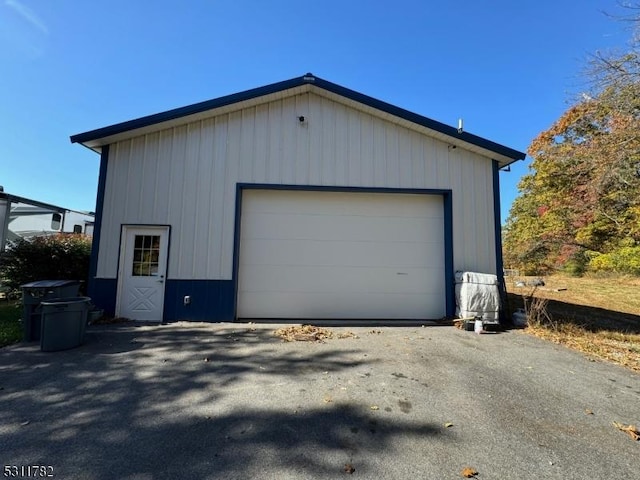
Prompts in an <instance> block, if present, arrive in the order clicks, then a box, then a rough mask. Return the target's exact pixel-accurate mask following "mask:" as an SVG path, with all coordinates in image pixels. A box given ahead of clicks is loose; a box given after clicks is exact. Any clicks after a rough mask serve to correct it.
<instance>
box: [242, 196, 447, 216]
mask: <svg viewBox="0 0 640 480" xmlns="http://www.w3.org/2000/svg"><path fill="white" fill-rule="evenodd" d="M248 193H249V195H251V194H252V193H254V192H248ZM306 194H312V195H315V194H318V195H325V196H326V197H325V198H323V200H322V203H317V202H306V201H304V200H303V201H300V198H301V195H306ZM380 195H385V194H380V193H372V194H369V193H352V192H308V191H307V192H305V191H302V192H300V191H283V190H279V191H278V190H272V191H266V190H262V191H260V197H261V200H262V201H259V202H253V201H243V205H242V211H243V212H244V213H249V214H251V213H277V214H294V215H313V214H321V215H322V214H324V215H331V216H333V215H355V216H373V217H384V216H388V217H405V216H406V217H418V218H429V217H432V218H443V202H442V197H440V196H433V197H431V199H430V200H431V201H430V202H429V204H426V203H425V202H422V203H411V202H407V201H406V199H405V198H401V197H402V196H395V198H394V194H386V195H387V198H386V200H385V201H384V202H378V201H373V202H372V201H371V199H372V198H373V197H375V196H380ZM245 200H246V197H245Z"/></svg>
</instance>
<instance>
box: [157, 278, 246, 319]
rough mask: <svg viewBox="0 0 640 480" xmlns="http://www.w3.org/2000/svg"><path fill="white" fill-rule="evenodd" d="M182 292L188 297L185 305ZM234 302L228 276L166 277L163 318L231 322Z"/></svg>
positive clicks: (232, 289) (232, 286) (231, 284)
mask: <svg viewBox="0 0 640 480" xmlns="http://www.w3.org/2000/svg"><path fill="white" fill-rule="evenodd" d="M185 296H189V297H190V303H189V304H188V305H185V302H184V297H185ZM234 305H235V298H234V283H233V281H232V280H167V285H166V288H165V292H164V321H165V322H170V321H175V320H195V321H200V322H232V321H233V320H234Z"/></svg>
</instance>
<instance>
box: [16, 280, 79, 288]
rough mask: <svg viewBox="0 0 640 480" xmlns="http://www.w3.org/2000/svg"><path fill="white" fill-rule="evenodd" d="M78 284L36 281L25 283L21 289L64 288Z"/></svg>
mask: <svg viewBox="0 0 640 480" xmlns="http://www.w3.org/2000/svg"><path fill="white" fill-rule="evenodd" d="M78 283H80V280H38V281H36V282H31V283H25V284H24V285H21V288H55V287H66V286H68V285H75V284H78Z"/></svg>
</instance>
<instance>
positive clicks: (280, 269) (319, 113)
mask: <svg viewBox="0 0 640 480" xmlns="http://www.w3.org/2000/svg"><path fill="white" fill-rule="evenodd" d="M71 141H72V142H76V143H80V144H82V145H84V146H86V147H89V148H91V149H93V150H94V151H96V152H98V153H100V155H101V164H100V178H99V185H98V201H97V212H96V226H95V235H94V243H93V250H92V266H91V273H90V281H89V282H90V283H89V294H90V296H91V297H92V298H93V300H94V302H95V303H96V304H98V305H100V306H101V307H102V308H104V309H105V310H106V311H107V312H109V313H112V314H114V315H118V316H122V317H128V318H132V319H137V320H150V321H158V320H178V319H191V320H205V321H232V320H236V319H250V318H260V319H273V320H304V319H325V320H326V319H334V320H335V319H349V320H357V319H363V320H371V319H384V320H393V319H397V320H406V319H410V320H425V319H440V318H442V317H452V316H453V315H454V310H455V305H454V271H455V270H467V271H477V272H485V273H493V274H499V275H501V272H502V259H501V245H500V201H499V179H498V171H499V169H500V168H503V167H505V166H507V165H509V164H510V163H512V162H514V161H516V160H520V159H523V158H524V157H525V154H524V153H521V152H518V151H516V150H512V149H510V148H507V147H505V146H502V145H499V144H497V143H494V142H492V141H489V140H486V139H484V138H480V137H477V136H475V135H472V134H470V133H467V132H463V131H459V130H458V129H457V128H454V127H451V126H447V125H444V124H442V123H439V122H436V121H434V120H431V119H429V118H426V117H423V116H420V115H418V114H415V113H411V112H409V111H406V110H403V109H401V108H398V107H395V106H393V105H390V104H388V103H384V102H382V101H379V100H376V99H374V98H371V97H368V96H366V95H363V94H360V93H358V92H355V91H353V90H349V89H346V88H344V87H341V86H339V85H336V84H333V83H331V82H328V81H326V80H322V79H320V78H318V77H315V76H314V75H312V74H307V75H305V76H303V77H299V78H294V79H291V80H287V81H284V82H280V83H276V84H272V85H267V86H265V87H261V88H257V89H254V90H249V91H245V92H241V93H237V94H234V95H229V96H226V97H221V98H218V99H215V100H210V101H207V102H202V103H198V104H195V105H191V106H187V107H183V108H178V109H175V110H171V111H168V112H164V113H159V114H156V115H151V116H148V117H143V118H140V119H137V120H132V121H129V122H124V123H121V124H117V125H112V126H109V127H105V128H101V129H98V130H93V131H90V132H86V133H82V134H78V135H74V136H72V137H71Z"/></svg>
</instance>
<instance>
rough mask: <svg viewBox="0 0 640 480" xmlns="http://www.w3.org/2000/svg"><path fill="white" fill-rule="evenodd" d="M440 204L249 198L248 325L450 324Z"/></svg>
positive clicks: (320, 195)
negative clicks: (297, 321)
mask: <svg viewBox="0 0 640 480" xmlns="http://www.w3.org/2000/svg"><path fill="white" fill-rule="evenodd" d="M443 212H444V207H443V201H442V197H440V196H430V195H412V194H388V193H359V192H358V193H356V192H338V193H336V192H328V191H323V192H313V191H267V190H248V191H245V192H244V193H243V198H242V212H241V230H240V251H239V270H238V311H237V316H238V317H239V318H351V319H357V318H365V319H371V318H412V319H419V318H421V319H425V318H440V317H442V316H443V315H444V312H445V288H444V277H445V275H444V226H443V225H444V221H443Z"/></svg>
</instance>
